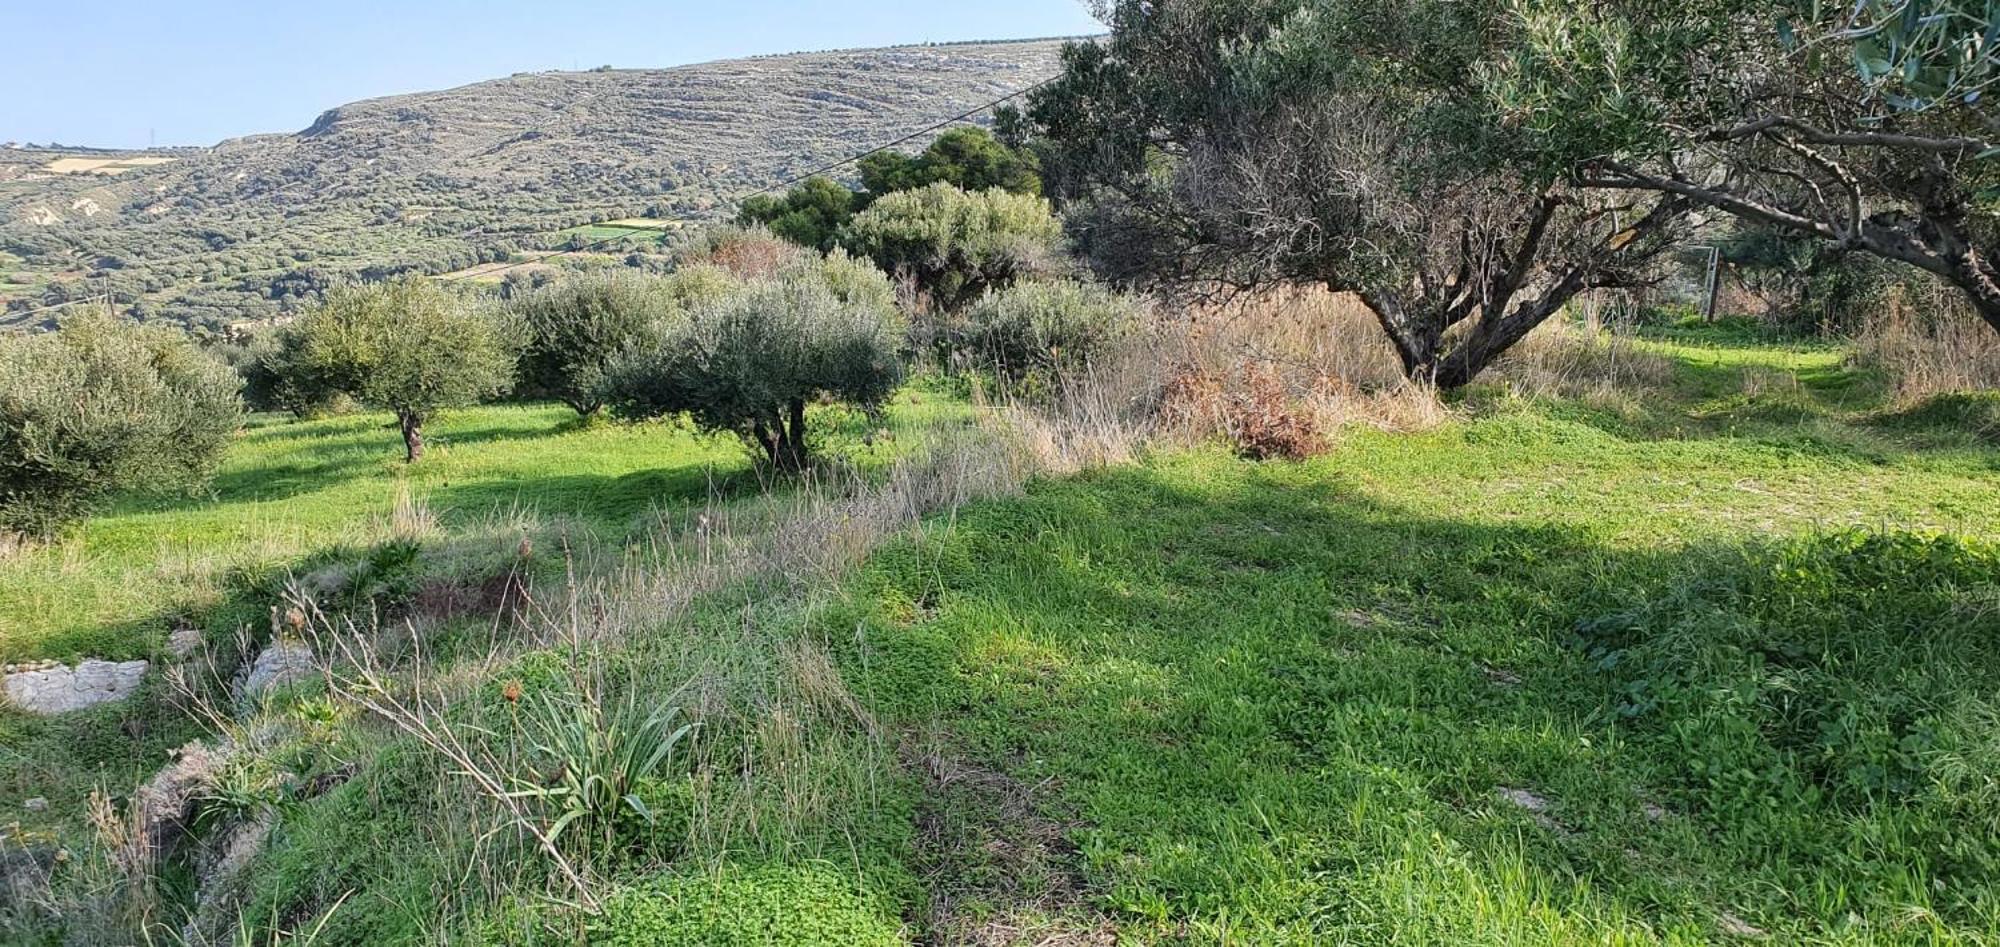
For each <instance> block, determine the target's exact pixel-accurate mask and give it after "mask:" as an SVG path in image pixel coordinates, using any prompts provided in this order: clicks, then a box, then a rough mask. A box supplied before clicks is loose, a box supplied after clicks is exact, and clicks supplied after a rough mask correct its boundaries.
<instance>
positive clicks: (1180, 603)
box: [821, 468, 2000, 943]
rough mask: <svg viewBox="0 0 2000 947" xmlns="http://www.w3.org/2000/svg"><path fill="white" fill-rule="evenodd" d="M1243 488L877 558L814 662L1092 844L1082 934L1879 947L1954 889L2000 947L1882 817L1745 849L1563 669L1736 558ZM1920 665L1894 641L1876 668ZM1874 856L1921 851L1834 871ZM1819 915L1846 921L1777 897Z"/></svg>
mask: <svg viewBox="0 0 2000 947" xmlns="http://www.w3.org/2000/svg"><path fill="white" fill-rule="evenodd" d="M1250 470H1251V472H1250V475H1249V476H1248V478H1247V481H1246V482H1241V483H1225V484H1219V485H1217V484H1213V483H1204V482H1201V481H1198V480H1187V479H1182V478H1174V477H1172V476H1169V475H1163V474H1161V473H1159V472H1157V471H1153V470H1131V471H1119V472H1113V473H1107V474H1101V475H1098V476H1095V477H1091V478H1086V479H1085V480H1082V481H1077V482H1071V483H1063V484H1056V485H1051V486H1046V487H1043V488H1040V489H1038V490H1037V491H1036V492H1035V493H1034V494H1033V495H1032V496H1031V497H1030V498H1029V499H1027V500H1025V501H1019V502H1011V503H1003V504H995V505H989V506H987V507H984V508H980V509H975V510H973V511H969V512H967V513H966V514H964V515H963V516H961V517H960V519H959V521H958V523H957V524H956V526H955V528H954V530H953V531H952V533H951V534H950V535H949V536H947V537H945V538H943V539H942V540H940V541H938V542H937V543H936V544H934V545H914V544H913V545H909V546H905V547H901V548H898V549H896V550H893V551H891V552H888V553H886V554H884V555H883V556H880V557H878V559H877V563H876V565H875V567H873V568H872V569H871V570H870V572H869V573H868V574H866V575H865V576H863V577H862V579H861V581H860V582H859V583H858V586H859V587H860V588H861V589H863V590H865V591H864V592H863V593H861V594H860V597H859V599H858V601H857V602H856V603H854V605H853V607H854V608H855V609H857V610H859V612H860V614H858V615H857V614H849V613H836V614H834V615H831V616H829V618H828V619H827V620H826V623H825V624H823V625H822V626H821V627H822V629H823V633H824V635H825V637H826V639H827V641H828V644H829V646H830V647H833V648H835V649H836V650H838V651H840V652H841V653H842V658H843V670H844V672H845V673H846V674H847V675H848V677H849V680H850V683H851V685H852V687H853V689H854V690H855V691H856V692H857V693H858V694H860V695H861V696H862V698H863V700H864V701H865V702H867V703H869V704H870V705H871V706H872V707H873V708H874V709H876V710H878V711H879V712H881V713H883V715H884V716H885V717H886V718H887V719H890V720H896V721H900V722H902V723H904V724H908V725H912V726H918V727H921V726H925V725H928V724H931V723H941V724H943V725H944V726H945V727H946V728H947V729H948V731H949V732H950V733H951V734H952V735H953V736H952V739H953V741H954V742H955V743H956V745H957V749H958V751H959V752H961V753H963V754H965V755H966V756H967V757H969V758H971V759H974V760H977V761H978V762H979V763H980V764H981V765H985V766H990V767H996V768H1002V769H1006V770H1007V771H1008V772H1009V775H1010V776H1011V777H1013V778H1014V779H1016V780H1017V781H1019V782H1020V783H1022V784H1025V785H1040V786H1048V787H1055V788H1054V789H1052V790H1051V791H1050V792H1049V793H1047V794H1046V795H1045V796H1044V797H1043V799H1042V804H1043V805H1044V806H1045V807H1046V809H1047V810H1049V811H1050V812H1051V816H1052V818H1055V819H1056V820H1057V821H1060V822H1062V823H1064V824H1069V825H1075V826H1078V828H1077V829H1076V830H1075V831H1074V834H1073V837H1072V840H1071V841H1072V842H1073V843H1074V845H1075V850H1076V851H1077V852H1079V853H1080V854H1079V856H1078V859H1079V862H1080V863H1079V864H1078V865H1076V866H1075V870H1076V871H1077V872H1078V873H1079V874H1080V875H1081V876H1083V877H1084V878H1086V879H1088V881H1089V882H1090V884H1091V886H1092V888H1093V889H1094V899H1093V904H1094V906H1095V907H1097V908H1108V909H1109V910H1110V912H1111V913H1112V914H1113V915H1114V916H1115V917H1117V918H1119V919H1120V920H1121V921H1123V922H1125V923H1126V924H1128V925H1130V926H1136V928H1137V929H1138V930H1140V931H1151V932H1153V933H1154V934H1158V935H1161V936H1166V935H1167V934H1169V933H1171V932H1176V931H1177V932H1179V935H1180V936H1192V937H1193V939H1195V940H1206V939H1212V938H1215V937H1218V936H1227V935H1229V934H1232V933H1233V936H1235V937H1238V938H1247V941H1246V942H1254V941H1256V940H1258V939H1259V938H1260V937H1270V938H1276V937H1280V936H1289V937H1300V936H1305V937H1307V938H1308V939H1310V938H1313V937H1318V938H1323V939H1325V940H1327V941H1329V942H1339V941H1343V940H1349V939H1357V938H1358V939H1361V940H1364V941H1366V940H1371V939H1382V940H1388V939H1395V937H1401V936H1407V935H1411V934H1419V935H1425V934H1427V936H1429V937H1430V938H1431V939H1432V940H1434V941H1435V942H1453V941H1465V940H1475V939H1478V940H1484V939H1495V940H1497V941H1500V942H1510V943H1511V942H1578V941H1586V940H1587V941H1591V942H1599V941H1602V940H1604V939H1607V938H1609V937H1611V936H1613V935H1617V934H1623V935H1628V936H1639V937H1640V938H1641V939H1645V938H1646V937H1647V936H1648V935H1650V936H1658V935H1659V934H1660V933H1663V932H1667V931H1675V932H1682V933H1686V934H1689V935H1691V936H1694V937H1698V938H1700V937H1713V936H1717V933H1718V931H1726V930H1727V929H1728V928H1729V927H1730V925H1731V924H1732V923H1734V922H1733V921H1731V920H1729V919H1730V918H1737V919H1741V918H1748V919H1750V923H1754V924H1757V925H1762V926H1764V927H1767V928H1770V929H1773V930H1790V931H1810V932H1814V933H1817V934H1821V935H1824V934H1827V933H1829V932H1831V931H1833V930H1835V929H1837V928H1839V927H1840V926H1841V925H1843V924H1845V923H1846V916H1847V914H1848V912H1849V911H1853V912H1855V913H1856V914H1857V915H1858V916H1861V917H1864V918H1865V919H1866V920H1867V921H1868V922H1870V923H1881V924H1884V925H1887V924H1893V923H1899V922H1898V921H1897V918H1898V917H1901V916H1903V915H1902V914H1901V913H1900V912H1901V908H1902V905H1899V903H1898V900H1897V899H1898V898H1899V897H1909V896H1911V895H1909V894H1907V892H1903V891H1894V892H1891V891H1889V890H1888V889H1887V885H1888V884H1889V883H1890V882H1891V881H1893V879H1895V878H1897V877H1899V876H1901V875H1902V874H1903V873H1906V872H1910V871H1917V872H1920V873H1922V874H1923V875H1924V876H1925V877H1940V878H1942V876H1944V875H1947V874H1949V875H1952V877H1951V879H1950V881H1949V882H1948V884H1949V885H1951V886H1953V889H1952V890H1954V891H1956V892H1957V893H1955V894H1951V895H1946V896H1940V897H1939V898H1937V903H1932V904H1927V905H1921V907H1923V908H1924V909H1925V910H1928V911H1934V912H1937V914H1938V915H1940V916H1942V917H1944V918H1946V919H1947V921H1946V923H1947V924H1949V925H1958V926H1957V927H1956V928H1954V929H1957V930H1960V931H1967V930H1979V929H1983V926H1984V925H1985V924H1986V923H1988V922H1990V921H1991V920H1993V918H1992V917H1990V916H1989V914H1990V912H1987V911H1985V909H1981V908H1978V907H1977V905H1979V904H1981V903H1990V898H1991V896H1992V893H1993V892H1994V891H1995V890H1996V888H1997V887H2000V876H1996V875H1995V874H1992V872H1993V870H1994V867H1995V866H1993V865H1992V864H1991V863H1990V860H1989V862H1986V863H1970V864H1969V863H1967V862H1965V861H1964V860H1962V859H1959V858H1957V857H1956V856H1955V854H1954V853H1953V852H1952V851H1951V850H1950V848H1949V847H1943V848H1941V847H1939V846H1948V845H1949V842H1948V841H1943V840H1940V837H1939V836H1927V835H1924V834H1923V833H1921V832H1917V831H1913V829H1914V827H1915V826H1916V825H1920V824H1921V823H1918V822H1906V821H1903V820H1902V817H1901V816H1899V815H1898V814H1897V811H1896V809H1897V807H1895V806H1883V807H1882V808H1881V809H1879V810H1876V809H1869V808H1865V807H1864V808H1859V809H1856V808H1851V807H1849V808H1843V807H1841V806H1837V805H1834V804H1831V803H1827V804H1823V805H1820V806H1818V807H1816V808H1815V807H1811V806H1804V807H1799V808H1795V809H1793V810H1791V811H1785V812H1782V813H1778V814H1769V815H1767V816H1760V817H1754V818H1744V819H1738V818H1737V817H1736V816H1734V815H1732V814H1729V812H1728V811H1726V810H1724V809H1723V808H1722V805H1723V803H1724V801H1725V800H1723V799H1721V798H1720V797H1715V796H1712V795H1709V794H1704V792H1705V791H1696V790H1689V789H1687V788H1686V787H1687V786H1688V781H1687V770H1686V767H1687V766H1688V765H1689V764H1690V762H1699V757H1693V758H1690V757H1689V756H1688V755H1687V753H1688V751H1687V750H1686V749H1685V748H1683V747H1679V746H1677V745H1675V744H1674V743H1673V742H1672V740H1669V739H1668V738H1667V737H1665V736H1663V735H1662V731H1661V729H1660V725H1659V724H1658V722H1654V723H1652V724H1647V723H1646V722H1645V721H1643V720H1641V721H1636V722H1635V721H1634V720H1630V719H1627V717H1626V716H1625V715H1624V714H1623V712H1622V711H1621V708H1623V707H1627V706H1628V703H1627V702H1626V697H1628V696H1629V695H1626V694H1624V693H1623V692H1622V690H1621V688H1625V687H1628V686H1629V685H1630V683H1631V682H1630V681H1629V680H1626V679H1623V678H1621V677H1620V676H1619V675H1617V674H1614V673H1608V672H1607V670H1606V669H1605V668H1604V667H1602V666H1601V663H1600V662H1601V658H1600V657H1599V656H1597V655H1595V654H1593V653H1591V652H1589V651H1587V650H1586V649H1584V648H1581V647H1578V646H1576V645H1575V643H1574V640H1575V638H1576V634H1577V632H1576V629H1577V628H1578V627H1579V624H1580V623H1583V622H1587V621H1589V620H1592V619H1596V618H1598V617H1600V616H1603V615H1606V614H1617V613H1620V612H1621V611H1622V610H1627V609H1631V608H1633V607H1635V605H1636V604H1639V603H1643V602H1645V601H1647V600H1649V599H1650V598H1654V597H1658V596H1659V595H1661V594H1663V590H1664V589H1668V588H1671V587H1673V586H1674V584H1675V583H1676V582H1678V581H1681V580H1683V579H1684V578H1685V577H1686V576H1689V575H1702V574H1713V573H1714V572H1715V570H1716V569H1717V568H1719V567H1720V566H1725V565H1727V564H1729V563H1731V562H1736V563H1739V566H1738V568H1741V566H1740V563H1741V562H1742V560H1741V558H1740V557H1737V558H1733V559H1732V554H1731V553H1730V551H1728V550H1715V549H1683V550H1675V551H1669V552H1663V553H1658V554H1654V553H1636V552H1631V551H1626V550H1614V549H1611V548H1607V547H1605V546H1604V545H1602V544H1600V543H1599V542H1598V541H1595V540H1593V539H1591V538H1590V537H1588V536H1587V535H1585V534H1584V533H1582V532H1579V531H1573V530H1567V529H1560V528H1553V527H1532V526H1530V527H1519V526H1494V525H1486V524H1474V523H1466V522H1456V521H1450V520H1437V519H1428V518H1423V517H1413V516H1411V515H1409V514H1408V513H1406V512H1404V511H1400V510H1396V509H1393V508H1389V507H1385V506H1383V505H1381V504H1379V503H1377V502H1375V501H1373V500H1371V499H1369V498H1367V497H1365V496H1362V495H1359V494H1358V493H1355V492H1352V491H1349V490H1346V489H1343V488H1340V487H1338V486H1322V487H1309V486H1304V485H1301V484H1299V483H1298V482H1297V480H1298V478H1297V477H1296V476H1292V475H1290V474H1288V473H1287V472H1286V468H1270V469H1265V468H1251V469H1250ZM857 624H859V625H860V626H861V627H862V629H863V633H862V634H861V635H860V636H858V637H857V635H856V632H855V628H856V626H857ZM1895 646H1896V647H1900V646H1901V645H1900V644H1899V645H1895ZM1991 657H1992V656H1991V655H1985V656H1983V658H1982V659H1990V658H1991ZM1940 661H1943V658H1942V657H1941V656H1939V655H1937V654H1935V653H1933V652H1930V651H1927V650H1925V649H1924V648H1922V647H1921V646H1919V645H1918V644H1917V643H1915V642H1911V643H1909V644H1908V651H1907V652H1906V653H1902V654H1900V655H1897V656H1893V657H1889V658H1887V659H1886V660H1883V661H1881V663H1883V664H1888V665H1894V664H1897V663H1908V662H1914V663H1931V664H1933V667H1936V666H1937V665H1936V662H1940ZM1995 667H1996V663H1988V664H1986V665H1984V666H1982V669H1981V671H1980V673H1981V674H1983V675H1984V676H1985V680H1986V683H1987V684H1988V685H1995V684H2000V675H1996V674H1995V673H1993V672H1994V670H1995ZM1940 673H1943V672H1940ZM1859 679H1860V678H1859V677H1857V680H1859ZM1723 683H1724V682H1722V681H1719V680H1718V681H1716V682H1715V686H1722V685H1723ZM1862 683H1863V684H1867V682H1866V681H1863V682H1862ZM1695 686H1697V687H1700V686H1702V685H1701V684H1700V683H1699V680H1698V679H1697V682H1696V684H1695ZM1857 686H1860V685H1857ZM1869 686H1872V685H1869ZM1989 692H1990V688H1989ZM1967 693H1970V692H1967ZM1957 696H1958V697H1964V696H1965V694H1964V693H1961V694H1958V695H1957ZM1940 699H1942V698H1940ZM1683 723H1686V724H1687V725H1690V726H1694V725H1696V723H1697V722H1695V721H1684V722H1683ZM1710 723H1711V724H1712V723H1713V722H1712V721H1711V722H1710ZM1677 725H1678V724H1677ZM1667 729H1671V728H1667ZM1694 732H1696V733H1700V732H1702V731H1700V730H1696V731H1694ZM1718 738H1722V737H1718ZM1669 786H1675V787H1681V789H1679V790H1676V791H1670V790H1668V789H1667V788H1665V787H1669ZM1676 793H1678V794H1676ZM961 816H962V817H963V818H966V819H971V820H976V819H977V818H978V817H979V816H978V814H977V813H970V814H961ZM1950 828H1951V829H1955V830H1960V831H1970V832H1973V833H1975V834H1976V833H1977V832H1978V831H1979V829H1978V825H1977V824H1976V823H1973V822H1967V823H1964V824H1960V825H1954V826H1951V827H1950ZM1884 832H1887V833H1891V834H1895V833H1899V832H1906V833H1909V834H1908V835H1905V836H1904V837H1905V838H1906V839H1908V841H1906V842H1905V843H1904V847H1903V848H1902V849H1901V850H1891V851H1887V852H1880V853H1877V854H1873V855H1858V856H1857V855H1855V854H1854V853H1853V852H1852V851H1850V850H1848V849H1847V848H1846V847H1845V846H1844V845H1843V844H1842V843H1841V842H1840V841H1839V840H1840V839H1842V838H1845V837H1850V836H1854V835H1855V834H1856V833H1860V834H1861V835H1865V836H1867V837H1877V834H1878V833H1884ZM1946 835H1947V836H1948V835H1949V832H1947V833H1946ZM1989 841H2000V839H1992V840H1989ZM975 860H976V858H975ZM1911 860H1914V861H1916V862H1919V863H1921V864H1918V865H1915V866H1913V865H1911V864H1909V862H1910V861H1911ZM1948 866H1949V867H1948ZM955 870H957V871H960V872H964V871H967V870H968V869H966V868H965V867H964V866H963V865H962V864H958V865H956V867H955ZM971 870H972V871H973V872H974V873H977V871H976V869H971ZM1954 870H1955V871H1956V874H1954V873H1953V872H1954ZM962 883H965V882H964V880H963V879H962V878H954V877H951V876H948V875H947V876H941V877H937V878H934V879H933V885H934V886H944V887H950V886H953V885H957V884H962ZM1814 884H1822V885H1824V886H1827V887H1825V888H1823V889H1822V890H1831V891H1839V892H1842V893H1841V894H1839V895H1837V896H1832V895H1821V896H1818V900H1814V896H1806V895H1803V894H1802V895H1800V896H1798V897H1794V896H1793V895H1791V894H1787V893H1786V892H1793V891H1799V892H1803V891H1805V890H1806V889H1808V888H1811V887H1812V886H1813V885H1814ZM1940 890H1944V889H1940ZM984 894H986V895H987V896H989V897H990V896H991V893H990V892H984ZM1915 896H1916V897H1927V895H1926V894H1924V893H1923V892H1921V891H1920V892H1919V893H1918V894H1917V895H1915ZM1905 904H1906V903H1905ZM1391 932H1395V933H1394V934H1393V935H1392V933H1391ZM1415 939H1416V940H1424V939H1425V936H1417V937H1416V938H1415Z"/></svg>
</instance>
